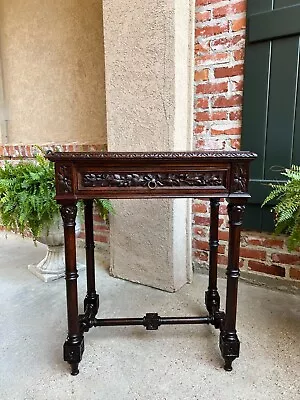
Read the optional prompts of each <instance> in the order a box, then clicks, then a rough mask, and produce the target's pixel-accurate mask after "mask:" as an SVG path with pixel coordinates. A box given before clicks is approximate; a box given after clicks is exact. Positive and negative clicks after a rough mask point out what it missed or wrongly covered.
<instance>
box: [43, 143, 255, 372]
mask: <svg viewBox="0 0 300 400" xmlns="http://www.w3.org/2000/svg"><path fill="white" fill-rule="evenodd" d="M47 158H48V159H49V160H51V161H53V162H54V163H55V176H56V200H57V202H58V203H59V204H60V207H61V215H62V218H63V222H64V234H65V260H66V292H67V293H66V295H67V315H68V337H67V339H66V341H65V343H64V360H65V361H67V362H68V363H69V364H70V365H71V367H72V375H77V374H78V372H79V370H78V365H79V363H80V361H81V359H82V354H83V351H84V332H88V331H89V329H90V328H92V327H94V326H120V325H142V326H144V327H145V328H146V329H148V330H154V329H158V327H159V326H160V325H171V324H212V325H214V326H215V328H216V329H219V330H220V341H219V344H220V350H221V353H222V356H223V358H224V360H225V367H224V368H225V370H227V371H231V370H232V362H233V360H234V359H235V358H237V357H238V356H239V348H240V342H239V339H238V337H237V333H236V311H237V293H238V278H239V249H240V232H241V225H242V216H243V212H244V209H245V204H246V202H247V199H248V198H249V197H250V195H249V194H248V192H247V190H248V180H249V164H250V162H251V161H252V160H254V159H255V158H256V154H254V153H250V152H245V151H232V152H231V151H230V152H226V151H220V152H216V151H203V152H187V153H186V152H184V153H183V152H172V153H109V152H107V153H59V152H57V153H52V152H49V153H48V155H47ZM180 197H192V198H208V199H210V206H211V209H210V211H211V217H210V238H209V245H210V254H209V284H208V290H207V291H206V292H205V304H206V308H207V311H208V314H207V315H206V316H203V317H202V316H196V317H160V316H159V315H158V314H156V313H149V314H146V315H145V316H144V317H143V318H112V319H99V318H96V315H97V312H98V308H99V295H98V294H97V292H96V287H95V263H94V234H93V199H95V198H101V199H137V198H180ZM220 198H226V199H227V202H228V207H227V209H228V215H229V246H228V267H227V273H226V274H227V290H226V308H225V312H224V311H221V310H220V296H219V293H218V289H217V256H218V217H219V201H220ZM78 200H83V202H84V208H85V232H86V273H87V294H86V297H85V299H84V314H82V315H79V314H78V296H77V278H78V273H77V269H76V242H75V218H76V213H77V206H76V203H77V201H78Z"/></svg>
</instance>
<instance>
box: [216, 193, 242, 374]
mask: <svg viewBox="0 0 300 400" xmlns="http://www.w3.org/2000/svg"><path fill="white" fill-rule="evenodd" d="M227 208H228V216H229V249H228V267H227V272H226V275H227V289H226V313H225V314H226V315H225V321H224V324H223V326H222V327H221V333H220V349H221V353H222V356H223V358H224V360H225V366H224V368H225V370H226V371H231V370H232V362H233V360H234V359H235V358H237V357H238V356H239V350H240V341H239V339H238V337H237V334H236V329H235V328H236V311H237V293H238V278H239V275H240V270H239V253H240V235H241V226H242V217H243V213H244V210H245V205H244V201H243V200H238V199H237V200H234V199H233V200H229V204H228V207H227Z"/></svg>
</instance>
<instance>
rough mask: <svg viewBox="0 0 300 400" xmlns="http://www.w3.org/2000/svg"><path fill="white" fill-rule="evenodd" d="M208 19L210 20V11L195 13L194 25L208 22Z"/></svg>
mask: <svg viewBox="0 0 300 400" xmlns="http://www.w3.org/2000/svg"><path fill="white" fill-rule="evenodd" d="M210 18H211V13H210V11H204V12H197V13H196V23H197V22H205V21H209V20H210Z"/></svg>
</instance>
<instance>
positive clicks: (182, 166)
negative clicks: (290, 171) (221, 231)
mask: <svg viewBox="0 0 300 400" xmlns="http://www.w3.org/2000/svg"><path fill="white" fill-rule="evenodd" d="M47 158H48V159H49V160H51V161H53V162H54V163H55V176H56V199H57V200H58V201H60V202H63V201H69V200H78V199H90V198H107V199H112V198H117V199H118V198H124V199H125V198H172V197H173V198H175V197H210V198H211V197H250V195H249V193H248V181H249V165H250V162H251V161H252V160H254V159H255V158H256V154H255V153H252V152H249V151H191V152H134V153H132V152H118V153H116V152H97V153H96V152H67V153H66V152H55V153H53V152H49V153H48V154H47Z"/></svg>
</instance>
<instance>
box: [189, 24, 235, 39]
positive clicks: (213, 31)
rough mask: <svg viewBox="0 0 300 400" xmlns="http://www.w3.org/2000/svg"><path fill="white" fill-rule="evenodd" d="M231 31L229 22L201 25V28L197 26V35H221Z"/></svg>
mask: <svg viewBox="0 0 300 400" xmlns="http://www.w3.org/2000/svg"><path fill="white" fill-rule="evenodd" d="M228 31H229V24H228V23H226V24H223V25H212V26H201V27H200V28H196V30H195V36H196V37H198V36H200V37H201V38H203V37H210V36H215V35H220V34H221V33H225V32H228Z"/></svg>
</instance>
